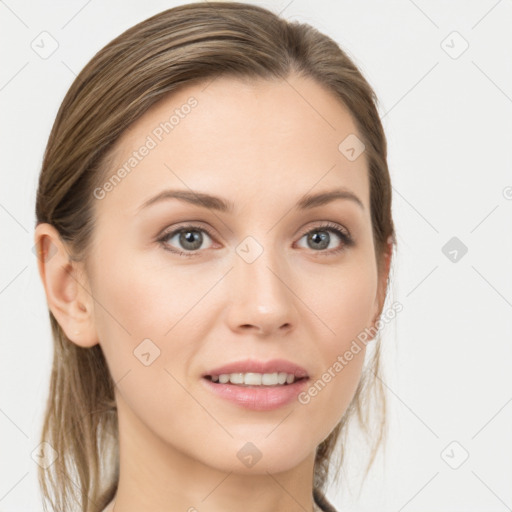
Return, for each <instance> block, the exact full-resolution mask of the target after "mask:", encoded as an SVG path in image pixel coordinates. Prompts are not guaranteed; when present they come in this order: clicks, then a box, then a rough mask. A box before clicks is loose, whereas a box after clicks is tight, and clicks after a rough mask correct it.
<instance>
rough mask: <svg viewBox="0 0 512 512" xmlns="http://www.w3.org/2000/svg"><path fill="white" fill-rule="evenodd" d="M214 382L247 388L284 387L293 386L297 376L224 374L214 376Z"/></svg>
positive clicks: (281, 373) (283, 373)
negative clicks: (285, 385) (286, 385)
mask: <svg viewBox="0 0 512 512" xmlns="http://www.w3.org/2000/svg"><path fill="white" fill-rule="evenodd" d="M211 379H212V381H213V382H219V383H220V384H227V383H228V382H230V383H231V384H238V385H245V386H282V385H284V384H292V383H293V382H294V381H295V375H293V374H292V373H285V372H279V373H277V372H275V373H223V374H221V375H212V376H211Z"/></svg>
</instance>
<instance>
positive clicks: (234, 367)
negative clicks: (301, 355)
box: [201, 359, 310, 411]
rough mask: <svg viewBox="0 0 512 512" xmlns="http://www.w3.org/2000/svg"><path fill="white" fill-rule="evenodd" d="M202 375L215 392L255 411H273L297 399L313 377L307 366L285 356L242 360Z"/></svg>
mask: <svg viewBox="0 0 512 512" xmlns="http://www.w3.org/2000/svg"><path fill="white" fill-rule="evenodd" d="M201 377H202V379H201V380H202V381H203V382H204V385H205V387H206V389H207V390H208V391H209V392H211V393H213V395H215V396H217V397H219V398H222V399H223V400H227V401H229V402H231V403H233V404H235V405H236V406H238V407H242V408H244V409H252V410H254V411H270V410H274V409H278V408H280V407H284V406H286V405H289V404H291V403H293V402H294V401H296V400H297V396H298V394H299V393H300V392H301V391H302V390H303V389H304V388H305V387H306V383H307V381H309V380H310V377H309V375H308V373H307V372H306V370H305V369H304V368H302V367H301V366H298V365H296V364H295V363H292V362H290V361H286V360H283V359H275V360H272V361H267V362H262V361H255V360H246V361H238V362H234V363H230V364H227V365H224V366H221V367H218V368H214V369H212V370H209V371H208V372H206V373H204V374H203V375H202V376H201Z"/></svg>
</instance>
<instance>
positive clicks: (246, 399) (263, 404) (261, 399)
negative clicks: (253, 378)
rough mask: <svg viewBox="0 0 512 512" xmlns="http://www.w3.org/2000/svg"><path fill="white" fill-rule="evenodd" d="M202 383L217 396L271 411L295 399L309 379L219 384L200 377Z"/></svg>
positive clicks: (247, 407)
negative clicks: (255, 383) (244, 384)
mask: <svg viewBox="0 0 512 512" xmlns="http://www.w3.org/2000/svg"><path fill="white" fill-rule="evenodd" d="M201 380H202V381H203V382H204V385H205V386H206V387H207V388H208V389H209V390H210V391H212V392H213V393H215V394H216V395H217V396H220V397H221V398H225V399H226V400H229V401H231V402H233V403H235V404H236V405H238V406H240V407H244V408H245V409H251V410H253V411H272V410H274V409H279V408H280V407H284V406H285V405H288V404H290V403H291V402H293V401H294V400H296V399H297V396H298V395H299V393H300V392H301V391H302V390H303V389H304V388H305V386H306V385H307V382H308V380H309V379H301V380H298V381H296V382H294V383H293V384H286V385H282V386H257V387H256V386H254V387H253V386H237V385H235V384H219V383H218V382H212V381H211V380H208V379H205V378H202V379H201Z"/></svg>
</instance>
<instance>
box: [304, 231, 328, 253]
mask: <svg viewBox="0 0 512 512" xmlns="http://www.w3.org/2000/svg"><path fill="white" fill-rule="evenodd" d="M318 233H321V234H317V233H315V234H313V235H311V236H310V237H309V239H310V240H312V241H313V242H314V244H315V246H316V248H318V247H319V246H321V248H322V249H325V248H326V247H328V245H329V235H328V234H327V233H326V232H325V231H319V232H318Z"/></svg>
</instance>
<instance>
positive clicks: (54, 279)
mask: <svg viewBox="0 0 512 512" xmlns="http://www.w3.org/2000/svg"><path fill="white" fill-rule="evenodd" d="M34 240H35V244H36V248H37V251H36V252H37V260H38V269H39V275H40V277H41V281H42V283H43V286H44V289H45V292H46V300H47V302H48V307H49V308H50V310H51V312H52V313H53V316H55V318H56V320H57V322H58V323H59V325H60V326H61V328H62V330H63V331H64V334H65V335H66V336H67V338H68V339H69V340H70V341H72V342H73V343H75V344H77V345H79V346H81V347H84V348H87V347H92V346H94V345H96V344H97V343H98V339H97V335H96V330H95V326H94V322H93V300H92V297H91V295H90V293H89V292H88V290H87V283H86V282H85V280H84V272H83V268H82V266H81V264H80V263H79V262H76V261H73V260H72V259H71V258H70V252H69V250H68V247H67V246H66V244H65V242H64V241H63V240H62V239H61V237H60V235H59V232H58V231H57V230H56V229H55V227H53V226H52V225H51V224H47V223H41V224H38V225H37V227H36V229H35V234H34Z"/></svg>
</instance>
